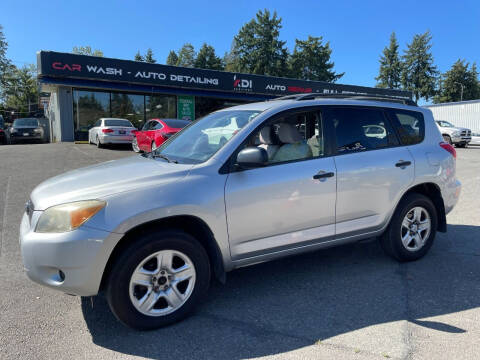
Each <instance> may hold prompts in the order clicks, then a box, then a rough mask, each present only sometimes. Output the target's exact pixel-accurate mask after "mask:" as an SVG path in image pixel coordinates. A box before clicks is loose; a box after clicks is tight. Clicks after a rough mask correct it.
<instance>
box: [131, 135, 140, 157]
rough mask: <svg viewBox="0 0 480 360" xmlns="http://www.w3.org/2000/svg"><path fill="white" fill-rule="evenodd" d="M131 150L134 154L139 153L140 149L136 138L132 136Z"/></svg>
mask: <svg viewBox="0 0 480 360" xmlns="http://www.w3.org/2000/svg"><path fill="white" fill-rule="evenodd" d="M132 150H133V151H135V152H136V153H139V152H140V147H139V146H138V140H137V137H136V136H134V137H133V140H132Z"/></svg>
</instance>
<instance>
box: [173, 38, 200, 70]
mask: <svg viewBox="0 0 480 360" xmlns="http://www.w3.org/2000/svg"><path fill="white" fill-rule="evenodd" d="M195 57H196V56H195V49H194V48H193V45H192V44H190V43H185V44H183V46H182V48H181V49H180V50H179V51H178V60H177V66H184V67H194V66H195Z"/></svg>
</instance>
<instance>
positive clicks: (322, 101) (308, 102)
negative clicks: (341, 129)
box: [219, 97, 420, 111]
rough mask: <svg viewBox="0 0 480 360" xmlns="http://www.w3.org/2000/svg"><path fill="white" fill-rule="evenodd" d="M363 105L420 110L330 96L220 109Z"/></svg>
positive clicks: (248, 109)
mask: <svg viewBox="0 0 480 360" xmlns="http://www.w3.org/2000/svg"><path fill="white" fill-rule="evenodd" d="M334 104H335V105H359V106H361V105H363V106H379V107H392V108H404V109H410V110H417V111H420V108H419V107H417V106H412V105H409V104H408V105H407V104H402V103H399V102H394V101H391V102H389V101H387V100H386V99H385V100H383V99H382V100H377V99H372V100H369V99H364V98H362V99H358V100H357V99H353V98H345V99H342V98H340V99H339V98H329V97H321V98H314V99H305V100H302V101H297V100H295V99H278V100H277V99H272V100H270V101H263V102H256V103H249V104H242V105H237V106H233V107H229V108H225V109H222V110H219V111H226V110H246V111H265V110H267V109H272V108H279V107H285V108H289V107H292V108H293V107H302V106H315V105H334Z"/></svg>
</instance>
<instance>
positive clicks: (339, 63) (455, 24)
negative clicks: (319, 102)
mask: <svg viewBox="0 0 480 360" xmlns="http://www.w3.org/2000/svg"><path fill="white" fill-rule="evenodd" d="M260 9H269V10H270V11H274V10H276V11H277V13H278V15H279V16H280V17H281V18H282V25H283V27H282V29H281V31H280V39H281V40H284V41H286V42H287V47H288V48H289V50H290V51H292V50H293V47H294V45H295V39H296V38H298V39H306V38H307V37H308V35H312V36H322V37H323V39H324V40H325V41H328V42H330V46H331V48H332V50H333V52H332V60H333V62H334V63H335V71H337V72H345V75H344V77H343V78H341V79H340V80H339V81H338V83H342V84H353V85H363V86H374V85H375V83H376V82H375V76H377V75H378V67H379V64H378V59H379V56H380V55H381V52H382V50H383V48H384V47H385V46H387V45H388V42H389V38H390V34H391V32H392V31H395V33H396V35H397V38H398V40H399V44H400V51H401V52H403V50H404V49H405V48H406V44H407V43H409V42H410V41H411V40H412V37H413V36H414V34H419V33H423V32H425V31H427V30H430V32H431V34H432V36H433V48H432V52H433V56H434V59H435V63H436V65H437V66H438V68H439V70H440V71H442V72H444V71H446V70H448V69H449V68H450V67H451V65H452V64H453V63H454V62H455V61H456V60H457V59H459V58H460V59H465V60H466V61H467V62H470V63H472V62H477V63H479V65H480V44H479V43H480V1H478V0H466V1H463V0H457V1H443V0H437V1H422V0H416V1H412V0H401V1H388V0H383V1H369V0H363V1H342V0H336V1H324V0H316V1H314V0H311V1H306V0H303V1H302V0H297V1H291V0H289V1H283V0H276V1H273V0H271V1H270V0H255V1H247V0H236V1H230V0H220V1H219V0H209V1H205V0H203V1H202V0H197V1H189V0H183V1H161V0H157V1H147V0H145V1H142V0H130V1H126V0H116V1H113V0H112V1H109V0H96V1H90V0H78V1H75V2H74V1H53V0H52V1H48V2H45V1H27V0H13V1H12V0H0V24H1V25H2V26H3V28H4V34H5V36H6V38H7V41H8V43H9V47H8V52H7V55H8V57H9V58H10V59H12V60H13V61H14V64H15V65H17V66H22V65H24V64H26V63H36V56H35V54H36V52H37V51H39V50H53V51H60V52H70V51H71V50H72V48H73V46H82V45H90V46H91V47H92V48H94V49H100V50H102V51H103V53H104V55H105V56H106V57H112V58H121V59H133V56H134V55H135V53H136V52H137V50H140V52H142V53H144V52H146V50H147V49H148V48H149V47H150V48H152V50H153V53H154V57H155V58H156V59H157V62H158V63H165V61H166V58H167V55H168V52H169V51H170V50H171V49H174V50H178V49H179V48H180V47H181V46H182V44H184V43H185V42H190V43H192V44H193V45H194V47H195V48H196V49H197V50H198V49H199V48H200V46H201V45H202V44H203V43H204V42H207V43H209V44H211V45H213V46H214V47H215V49H216V51H217V54H218V55H220V56H223V54H224V53H225V52H226V51H229V49H230V46H231V43H232V39H233V37H234V36H235V35H236V34H237V33H238V30H239V29H240V28H241V27H242V25H243V24H245V23H246V22H248V21H249V20H251V19H252V18H253V17H254V16H255V14H256V12H257V11H258V10H260Z"/></svg>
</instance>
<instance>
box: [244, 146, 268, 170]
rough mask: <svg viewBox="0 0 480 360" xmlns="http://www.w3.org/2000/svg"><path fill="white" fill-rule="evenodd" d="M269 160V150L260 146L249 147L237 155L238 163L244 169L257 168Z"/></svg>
mask: <svg viewBox="0 0 480 360" xmlns="http://www.w3.org/2000/svg"><path fill="white" fill-rule="evenodd" d="M267 162H268V154H267V151H266V150H265V149H263V148H259V147H248V148H246V149H243V150H242V151H240V152H239V153H238V155H237V162H236V165H237V166H238V167H240V168H242V169H255V168H258V167H262V166H265V164H266V163H267Z"/></svg>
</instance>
